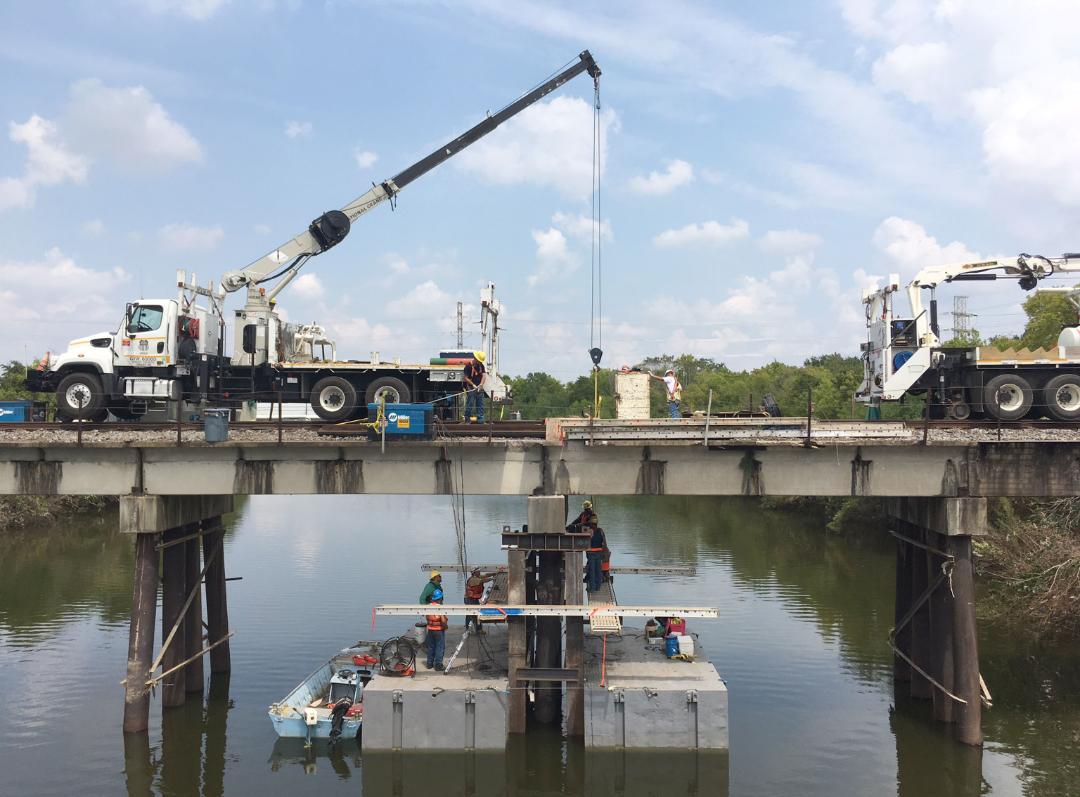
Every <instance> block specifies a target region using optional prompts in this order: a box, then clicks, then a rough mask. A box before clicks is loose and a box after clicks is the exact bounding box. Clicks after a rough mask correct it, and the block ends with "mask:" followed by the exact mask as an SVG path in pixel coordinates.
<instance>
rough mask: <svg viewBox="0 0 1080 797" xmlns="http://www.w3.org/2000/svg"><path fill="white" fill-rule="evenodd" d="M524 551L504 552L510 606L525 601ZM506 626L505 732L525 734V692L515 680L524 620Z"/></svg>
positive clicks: (522, 661) (521, 661)
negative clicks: (506, 690) (505, 555)
mask: <svg viewBox="0 0 1080 797" xmlns="http://www.w3.org/2000/svg"><path fill="white" fill-rule="evenodd" d="M525 554H526V552H525V551H516V550H512V551H508V552H507V559H508V562H507V581H506V597H507V601H508V602H510V603H524V602H525ZM506 625H507V646H508V647H507V669H508V670H509V672H508V677H509V681H510V694H509V695H508V696H507V700H506V703H507V705H506V732H507V733H522V734H523V733H525V707H526V700H525V697H526V693H525V689H524V688H523V687H524V684H519V683H518V681H517V673H518V670H519V669H521V668H523V667H524V666H525V652H526V646H525V618H524V617H511V618H509V619H508V620H507V621H506Z"/></svg>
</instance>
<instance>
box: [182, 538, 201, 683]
mask: <svg viewBox="0 0 1080 797" xmlns="http://www.w3.org/2000/svg"><path fill="white" fill-rule="evenodd" d="M201 548H202V546H201V545H200V544H199V538H198V537H194V538H192V539H190V540H188V541H187V542H185V543H184V598H185V599H186V598H187V596H188V595H190V594H192V592H193V591H194V593H195V598H194V600H192V601H191V604H190V605H189V606H188V610H187V614H186V615H185V617H184V658H185V659H192V660H191V663H189V664H188V665H187V666H186V667H185V668H184V669H183V670H182V671H181V672H182V673H183V675H184V681H185V688H186V689H187V691H188V692H196V693H202V690H203V657H202V656H200V655H199V652H200V651H201V650H202V649H203V613H202V584H200V583H199V579H200V577H201V576H202V566H201V564H200V562H199V557H200V554H201ZM192 657H194V658H192Z"/></svg>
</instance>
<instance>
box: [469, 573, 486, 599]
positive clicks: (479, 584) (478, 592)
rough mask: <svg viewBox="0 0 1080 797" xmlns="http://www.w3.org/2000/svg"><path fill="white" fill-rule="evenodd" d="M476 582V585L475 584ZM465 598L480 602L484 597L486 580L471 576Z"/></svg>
mask: <svg viewBox="0 0 1080 797" xmlns="http://www.w3.org/2000/svg"><path fill="white" fill-rule="evenodd" d="M474 581H475V582H476V583H475V584H474V583H473V582H474ZM465 597H466V598H476V599H477V600H480V599H481V598H482V597H484V579H482V578H477V577H476V576H471V577H470V578H469V580H468V581H466V582H465Z"/></svg>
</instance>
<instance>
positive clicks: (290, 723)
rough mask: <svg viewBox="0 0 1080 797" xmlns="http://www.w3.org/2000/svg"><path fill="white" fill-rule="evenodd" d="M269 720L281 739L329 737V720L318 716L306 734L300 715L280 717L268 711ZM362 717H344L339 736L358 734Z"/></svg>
mask: <svg viewBox="0 0 1080 797" xmlns="http://www.w3.org/2000/svg"><path fill="white" fill-rule="evenodd" d="M269 714H270V722H272V723H273V725H274V732H275V733H277V735H278V736H280V737H281V738H282V739H307V738H311V739H329V738H330V727H331V720H330V719H323V718H320V719H319V721H318V722H317V723H315V724H314V725H313V726H311V733H310V735H309V734H308V726H307V724H306V723H305V722H304V718H303V717H300V716H296V715H294V716H292V717H282V716H279V715H277V714H275V713H274V712H273V711H271V712H269ZM363 722H364V721H363V719H362V718H361V717H346V718H345V722H344V723H343V724H342V726H341V738H342V739H356V738H358V737H359V736H360V730H361V727H362V726H363Z"/></svg>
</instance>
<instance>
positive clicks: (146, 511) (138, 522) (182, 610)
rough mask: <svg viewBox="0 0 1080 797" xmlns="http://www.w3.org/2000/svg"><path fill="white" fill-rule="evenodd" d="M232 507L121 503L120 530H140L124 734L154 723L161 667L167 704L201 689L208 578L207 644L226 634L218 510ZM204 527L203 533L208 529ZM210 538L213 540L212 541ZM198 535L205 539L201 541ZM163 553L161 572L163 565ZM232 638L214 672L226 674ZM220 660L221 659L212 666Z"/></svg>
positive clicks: (221, 502)
mask: <svg viewBox="0 0 1080 797" xmlns="http://www.w3.org/2000/svg"><path fill="white" fill-rule="evenodd" d="M231 511H232V496H145V495H132V496H124V497H122V498H121V500H120V531H121V532H123V533H127V534H134V535H135V575H134V590H133V594H132V601H131V623H130V626H129V636H128V663H127V680H126V681H125V688H124V731H125V732H127V733H139V732H145V731H146V730H147V729H148V726H149V720H150V685H149V684H148V683H147V682H148V681H154V680H155V676H154V671H155V670H156V669H157V667H158V666H160V668H161V672H162V674H164V673H168V672H169V670H171V669H173V668H176V669H175V671H174V672H172V673H169V675H166V676H165V677H162V676H157V680H158V681H159V682H160V683H161V685H162V690H161V691H162V697H161V702H162V705H163V706H166V707H168V706H179V705H182V704H183V703H184V701H185V698H186V694H187V692H202V690H203V666H202V657H203V654H204V653H205V652H206V651H205V649H204V648H203V644H202V601H201V591H202V581H203V577H204V576H205V578H206V582H207V601H206V603H207V609H208V619H209V624H208V625H209V629H210V632H209V642H208V647H209V646H210V645H214V643H215V642H219V641H220V640H222V639H224V638H225V637H227V636H228V611H227V607H226V597H225V570H224V562H223V554H222V551H221V549H220V539H221V532H220V527H221V515H223V514H224V513H226V512H231ZM204 531H205V532H207V534H206V536H205V537H204V536H203V532H204ZM211 536H212V537H213V538H214V539H213V540H211V539H210V538H211ZM200 538H202V539H201V541H200ZM200 542H201V544H202V546H205V548H206V550H208V551H210V553H207V555H206V562H207V567H206V568H205V572H204V571H201V570H200V567H199V565H200V556H199V554H200ZM159 557H160V562H161V564H160V570H159ZM159 572H160V580H161V594H162V607H161V622H162V645H163V650H162V651H161V652H160V653H159V654H158V660H155V659H154V658H153V645H154V625H155V620H156V614H157V589H158V578H159ZM226 645H227V642H223V643H221V644H218V645H217V646H216V647H213V648H212V649H211V650H210V653H211V654H213V653H214V652H215V651H218V650H219V649H222V648H223V649H224V650H223V653H219V654H218V656H217V659H216V660H215V659H211V669H212V670H213V671H215V672H221V671H227V670H228V668H229V655H228V648H227V647H226ZM215 661H216V664H215Z"/></svg>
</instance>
